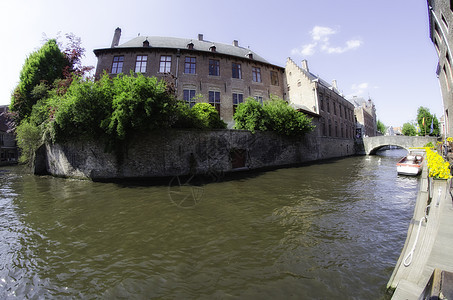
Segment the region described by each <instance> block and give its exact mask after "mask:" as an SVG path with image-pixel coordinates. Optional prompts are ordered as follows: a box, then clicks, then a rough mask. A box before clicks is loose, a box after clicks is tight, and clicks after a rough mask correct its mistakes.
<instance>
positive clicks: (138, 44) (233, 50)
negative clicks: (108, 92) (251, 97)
mask: <svg viewBox="0 0 453 300" xmlns="http://www.w3.org/2000/svg"><path fill="white" fill-rule="evenodd" d="M146 40H147V41H148V42H149V48H167V49H187V45H188V44H190V43H192V44H193V50H196V51H203V52H209V53H212V51H211V50H210V48H211V47H212V46H215V47H216V51H215V53H219V54H225V55H230V56H236V57H240V58H248V55H249V54H252V55H253V59H251V60H254V61H259V62H262V63H266V64H270V63H269V62H268V61H267V60H266V59H264V58H263V57H261V56H259V55H258V54H256V53H255V52H253V51H251V50H250V49H248V48H243V47H240V46H234V45H228V44H223V43H216V42H211V41H206V40H198V39H187V38H175V37H160V36H138V37H136V38H133V39H132V40H130V41H128V42H125V43H123V44H120V45H118V46H116V47H114V48H113V49H118V48H143V42H144V41H146ZM107 49H112V48H107ZM98 50H104V49H98ZM98 50H95V52H96V51H98Z"/></svg>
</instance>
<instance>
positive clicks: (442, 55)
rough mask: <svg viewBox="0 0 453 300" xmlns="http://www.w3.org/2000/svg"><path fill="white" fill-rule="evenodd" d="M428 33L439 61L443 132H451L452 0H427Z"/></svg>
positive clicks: (452, 84)
mask: <svg viewBox="0 0 453 300" xmlns="http://www.w3.org/2000/svg"><path fill="white" fill-rule="evenodd" d="M428 15H429V35H430V38H431V41H432V42H433V44H434V47H435V49H436V52H437V55H438V57H439V63H438V64H437V71H436V74H437V77H438V78H439V82H440V88H441V91H442V98H443V105H444V123H445V125H444V126H445V131H444V132H443V134H445V135H447V136H451V135H452V134H453V92H452V88H453V70H452V47H453V30H452V29H453V1H451V0H428Z"/></svg>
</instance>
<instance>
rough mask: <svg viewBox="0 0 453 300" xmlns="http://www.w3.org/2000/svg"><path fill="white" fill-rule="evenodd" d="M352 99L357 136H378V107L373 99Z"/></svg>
mask: <svg viewBox="0 0 453 300" xmlns="http://www.w3.org/2000/svg"><path fill="white" fill-rule="evenodd" d="M350 101H351V102H352V103H353V104H354V115H355V118H356V137H363V136H377V135H378V131H377V120H376V107H375V106H374V103H373V101H372V100H371V99H368V100H365V99H363V98H360V97H354V98H352V99H350Z"/></svg>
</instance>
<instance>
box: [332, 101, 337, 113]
mask: <svg viewBox="0 0 453 300" xmlns="http://www.w3.org/2000/svg"><path fill="white" fill-rule="evenodd" d="M332 104H333V114H334V115H337V104H336V103H335V102H333V103H332Z"/></svg>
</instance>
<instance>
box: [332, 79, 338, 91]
mask: <svg viewBox="0 0 453 300" xmlns="http://www.w3.org/2000/svg"><path fill="white" fill-rule="evenodd" d="M332 86H333V88H334V89H337V90H338V86H337V80H335V79H334V80H332Z"/></svg>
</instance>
